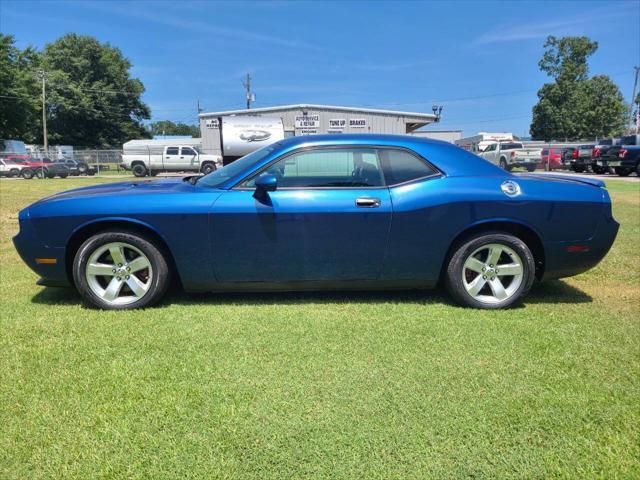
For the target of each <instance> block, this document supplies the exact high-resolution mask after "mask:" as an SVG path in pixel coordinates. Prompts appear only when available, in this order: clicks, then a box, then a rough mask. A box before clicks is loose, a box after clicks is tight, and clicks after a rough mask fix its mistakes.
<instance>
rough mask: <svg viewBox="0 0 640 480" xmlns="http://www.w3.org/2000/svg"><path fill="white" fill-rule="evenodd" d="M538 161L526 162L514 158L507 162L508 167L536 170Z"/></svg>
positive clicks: (525, 160)
mask: <svg viewBox="0 0 640 480" xmlns="http://www.w3.org/2000/svg"><path fill="white" fill-rule="evenodd" d="M537 165H538V160H527V159H519V158H516V159H514V160H513V161H511V162H509V166H510V167H523V168H536V166H537Z"/></svg>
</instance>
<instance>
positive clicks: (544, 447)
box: [0, 178, 640, 479]
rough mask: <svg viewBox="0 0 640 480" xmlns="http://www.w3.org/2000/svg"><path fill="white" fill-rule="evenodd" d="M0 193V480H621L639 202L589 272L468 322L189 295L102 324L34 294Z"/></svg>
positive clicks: (403, 307) (630, 427) (639, 377)
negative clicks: (309, 479) (131, 479)
mask: <svg viewBox="0 0 640 480" xmlns="http://www.w3.org/2000/svg"><path fill="white" fill-rule="evenodd" d="M104 181H108V180H106V179H95V178H94V179H76V180H74V181H73V182H70V181H68V180H48V181H35V180H32V181H19V180H16V181H4V180H3V181H0V207H1V208H0V223H1V226H2V231H1V234H0V235H1V236H0V261H1V263H0V309H1V310H0V314H1V319H0V478H3V479H4V478H15V479H25V478H29V479H37V478H60V477H64V478H67V477H69V478H81V479H88V478H97V477H100V478H123V477H134V478H256V479H271V478H273V479H283V478H304V477H313V478H380V479H388V478H401V479H406V478H452V479H453V478H455V479H457V478H475V479H484V478H487V479H493V478H520V479H530V478H579V479H584V478H606V479H609V478H629V479H631V478H638V477H640V304H639V302H640V256H639V251H640V250H639V247H640V182H637V183H630V182H621V181H614V180H612V181H610V182H609V183H608V187H609V190H610V192H611V195H612V198H613V200H614V215H615V217H616V218H617V219H618V221H619V222H620V223H621V228H620V233H619V236H618V239H617V241H616V243H615V245H614V246H613V248H612V250H611V252H610V253H609V255H608V257H607V258H606V259H605V260H604V261H603V262H602V263H601V264H600V265H599V266H598V267H597V268H595V269H594V270H592V271H590V272H588V273H586V274H583V275H580V276H578V277H575V278H571V279H567V280H564V281H555V282H550V283H547V284H543V285H538V286H536V287H534V289H533V291H532V292H531V294H530V295H529V297H528V298H527V300H526V301H525V302H524V304H523V305H522V306H521V307H520V308H516V309H513V310H507V311H475V310H468V309H462V308H458V307H456V306H453V305H452V304H451V302H450V301H449V300H448V299H447V297H446V296H445V295H444V294H442V293H441V292H438V291H434V292H424V293H415V292H414V293H402V292H400V293H398V292H394V293H344V294H342V293H322V294H261V295H257V294H256V295H217V294H208V295H207V294H202V295H187V294H182V293H174V294H172V295H171V296H170V297H169V299H168V300H167V301H166V302H165V303H164V304H163V305H161V306H160V307H157V308H153V309H148V310H145V311H132V312H126V313H124V312H103V311H97V310H89V309H86V308H84V307H82V306H81V305H80V300H79V297H78V296H77V295H76V293H75V292H74V291H73V290H64V289H48V288H43V287H38V286H36V285H35V281H36V275H35V274H33V273H32V272H31V271H30V270H29V269H28V268H27V267H26V266H24V265H23V264H22V262H21V261H20V259H19V258H18V255H17V254H16V252H15V250H14V249H13V246H12V244H11V237H12V236H13V235H14V234H15V233H16V231H17V212H18V210H19V209H20V208H22V207H24V206H26V205H28V204H29V203H31V202H32V201H34V200H36V199H38V198H40V197H43V196H45V195H48V194H50V193H53V192H56V191H58V190H62V189H65V188H71V187H77V186H80V185H85V184H90V183H97V182H104Z"/></svg>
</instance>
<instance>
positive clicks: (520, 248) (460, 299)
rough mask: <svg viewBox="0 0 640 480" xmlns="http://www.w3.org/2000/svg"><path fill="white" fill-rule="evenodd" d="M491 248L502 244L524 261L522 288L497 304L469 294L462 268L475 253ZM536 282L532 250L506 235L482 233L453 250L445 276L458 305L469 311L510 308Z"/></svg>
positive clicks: (446, 283)
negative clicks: (481, 249)
mask: <svg viewBox="0 0 640 480" xmlns="http://www.w3.org/2000/svg"><path fill="white" fill-rule="evenodd" d="M489 244H499V245H501V246H506V247H508V248H509V249H511V250H513V251H514V252H515V253H516V254H517V255H518V256H519V257H520V259H521V261H522V281H521V283H520V285H519V286H518V288H517V289H515V291H514V292H513V293H512V294H511V295H510V296H509V297H508V298H506V299H505V300H502V301H499V302H497V303H486V302H484V301H479V300H478V299H476V298H474V297H473V296H472V295H471V294H470V293H469V292H467V289H466V288H465V286H464V283H463V268H464V264H465V262H466V260H467V259H468V258H469V256H471V254H472V253H473V252H475V251H477V250H478V249H479V248H482V247H483V246H485V245H489ZM503 255H504V254H503ZM507 258H508V257H507ZM496 266H497V264H496ZM478 275H481V274H478ZM483 278H484V277H483ZM505 278H509V277H505ZM534 279H535V261H534V258H533V254H532V253H531V250H530V249H529V247H528V246H527V245H526V244H525V243H524V242H523V241H522V240H520V239H519V238H517V237H514V236H513V235H509V234H507V233H503V232H483V233H478V234H475V235H472V236H470V237H467V238H466V239H465V240H463V241H462V242H461V243H459V244H458V245H457V246H456V247H455V248H454V250H453V254H452V255H451V258H450V259H449V263H448V265H447V266H446V272H445V286H446V289H447V291H448V292H449V294H450V295H451V296H452V297H453V299H454V300H455V301H456V303H458V304H460V305H462V306H466V307H472V308H482V309H498V308H507V307H509V306H511V305H513V304H514V303H515V302H517V301H518V300H519V299H520V298H522V297H523V296H524V295H525V294H526V293H527V292H528V291H529V289H530V288H531V285H532V284H533V281H534ZM511 281H514V280H511ZM487 288H488V287H487ZM507 288H508V287H507Z"/></svg>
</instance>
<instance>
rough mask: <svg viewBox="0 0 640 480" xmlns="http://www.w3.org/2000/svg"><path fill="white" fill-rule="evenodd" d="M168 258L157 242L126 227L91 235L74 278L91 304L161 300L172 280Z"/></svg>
mask: <svg viewBox="0 0 640 480" xmlns="http://www.w3.org/2000/svg"><path fill="white" fill-rule="evenodd" d="M169 277H170V272H169V267H168V265H167V262H166V261H165V259H164V256H163V255H162V253H161V251H160V249H159V248H158V246H157V245H155V244H154V243H153V242H151V241H149V240H147V239H145V238H143V237H142V236H139V235H138V234H134V233H129V232H124V231H108V232H103V233H100V234H97V235H94V236H93V237H90V238H89V239H87V240H86V241H85V242H84V243H83V244H82V246H81V247H80V248H79V249H78V252H77V253H76V256H75V258H74V261H73V280H74V283H75V285H76V288H77V289H78V292H80V295H81V296H82V298H83V299H84V300H85V302H87V303H88V304H89V305H92V306H95V307H98V308H102V309H105V310H124V309H133V308H142V307H147V306H150V305H152V304H154V303H156V302H158V301H159V300H160V299H161V298H162V296H163V295H164V293H165V291H166V290H167V287H168V285H169V280H170V278H169Z"/></svg>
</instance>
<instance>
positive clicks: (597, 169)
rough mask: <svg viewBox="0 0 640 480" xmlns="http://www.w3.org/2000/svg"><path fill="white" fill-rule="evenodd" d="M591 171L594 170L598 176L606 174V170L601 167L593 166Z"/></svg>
mask: <svg viewBox="0 0 640 480" xmlns="http://www.w3.org/2000/svg"><path fill="white" fill-rule="evenodd" d="M591 169H592V170H593V173H595V174H596V175H602V174H603V173H605V169H604V168H603V167H601V166H600V165H593V166H592V167H591Z"/></svg>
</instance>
